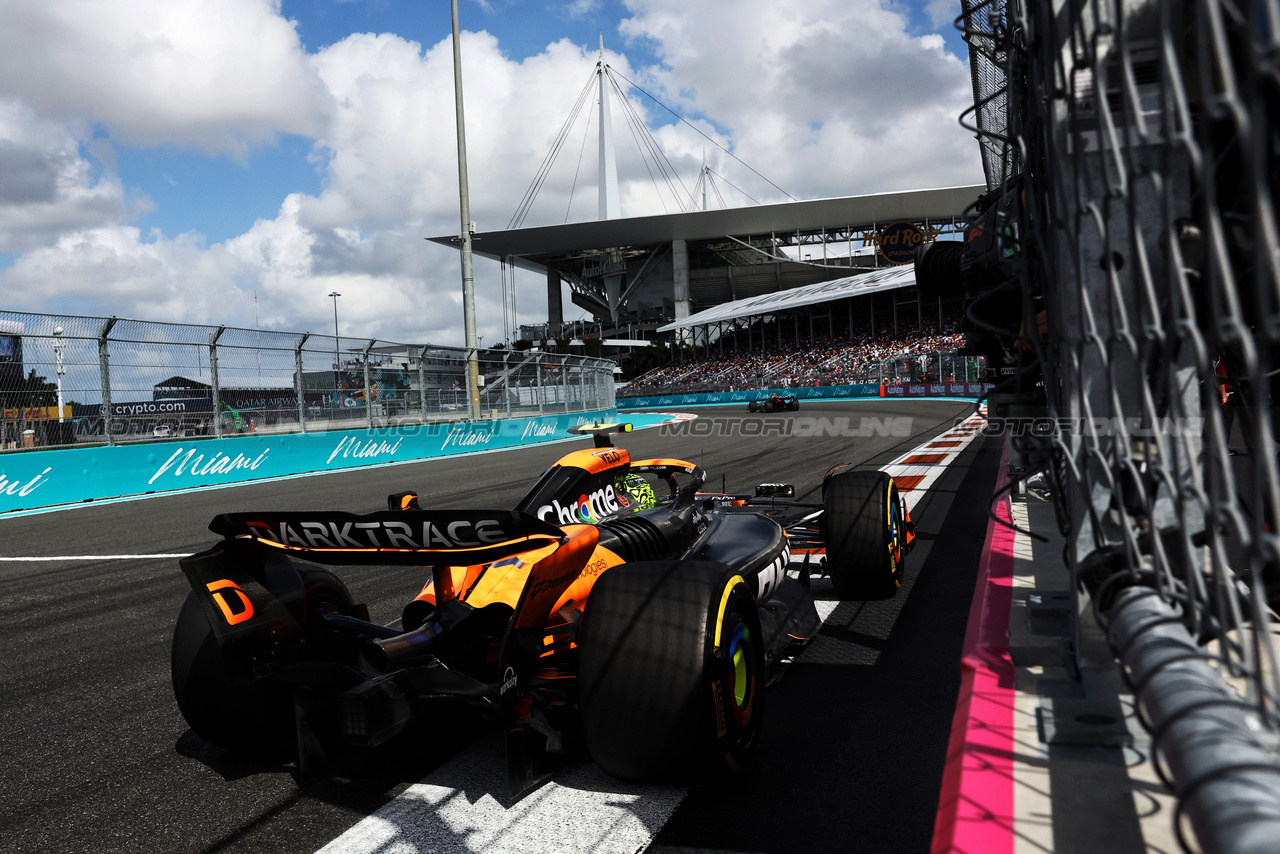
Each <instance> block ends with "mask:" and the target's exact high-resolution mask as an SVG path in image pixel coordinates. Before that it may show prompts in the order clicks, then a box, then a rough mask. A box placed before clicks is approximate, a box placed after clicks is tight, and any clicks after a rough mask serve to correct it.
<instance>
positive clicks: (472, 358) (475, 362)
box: [466, 347, 482, 421]
mask: <svg viewBox="0 0 1280 854" xmlns="http://www.w3.org/2000/svg"><path fill="white" fill-rule="evenodd" d="M472 366H474V367H475V371H476V376H477V377H478V376H479V375H480V349H479V348H478V347H473V348H471V349H470V350H468V351H467V374H466V376H467V401H468V403H467V415H468V419H467V420H469V421H479V420H480V410H481V408H482V406H481V402H480V385H479V382H478V381H477V383H476V397H475V400H474V401H472V399H471V368H472ZM473 404H474V406H473Z"/></svg>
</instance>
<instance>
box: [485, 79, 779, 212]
mask: <svg viewBox="0 0 1280 854" xmlns="http://www.w3.org/2000/svg"><path fill="white" fill-rule="evenodd" d="M601 66H603V73H604V74H606V75H607V76H608V78H609V83H610V85H611V86H612V88H613V91H615V92H617V93H618V94H619V95H620V96H621V98H622V107H623V110H622V112H623V114H624V116H625V117H626V120H627V126H628V128H629V129H630V131H631V135H632V138H633V139H634V140H635V142H636V147H637V148H638V149H639V151H640V156H641V159H642V160H643V162H644V164H645V169H646V170H647V171H648V173H649V177H650V179H651V180H652V181H653V184H654V187H655V188H657V189H658V190H659V193H658V199H659V201H660V202H661V204H662V205H663V209H664V210H666V209H667V207H666V205H667V203H666V201H665V199H664V196H663V193H662V192H661V187H662V185H664V184H665V186H666V187H667V192H669V193H670V194H671V196H672V198H673V199H674V201H675V205H676V206H677V208H678V209H679V210H680V211H686V210H690V209H692V206H693V199H694V196H695V195H696V194H697V192H698V188H699V186H700V185H703V184H704V182H710V181H711V178H712V176H714V177H716V178H719V179H720V180H721V181H723V182H724V183H726V184H728V185H729V186H730V187H732V188H733V189H735V190H737V191H738V192H739V193H742V195H743V196H745V197H746V198H747V199H749V200H751V201H752V202H753V203H756V204H759V201H758V200H757V199H755V198H754V197H753V196H751V195H750V194H749V193H747V192H746V191H744V190H743V189H742V188H741V187H738V186H737V185H736V184H734V183H733V182H731V181H729V180H728V179H726V178H724V176H722V175H720V174H719V173H717V172H715V171H714V170H712V169H710V168H708V167H707V166H706V164H705V162H704V164H703V168H702V170H701V172H700V174H699V178H698V185H695V187H694V190H693V192H692V193H691V192H690V191H689V189H688V188H687V187H686V186H685V185H684V182H683V181H682V180H681V179H680V177H679V174H678V173H677V172H676V169H675V167H674V166H673V165H672V164H671V161H670V160H668V159H667V157H666V155H665V154H663V152H662V147H661V145H660V144H659V143H658V141H657V139H656V138H655V137H654V135H653V133H652V132H651V131H650V130H649V128H648V126H647V125H646V124H645V122H644V119H643V117H642V116H641V115H640V113H639V111H638V110H637V108H636V106H635V104H634V103H633V102H632V100H631V99H630V98H629V97H627V92H626V90H625V89H624V88H623V87H622V85H621V84H620V83H619V82H618V79H621V80H622V81H624V82H625V83H626V84H627V85H628V86H629V87H630V88H632V89H635V90H636V91H637V92H640V93H641V94H643V95H645V96H646V97H648V98H649V99H650V100H652V101H653V102H654V103H656V104H657V105H658V106H660V107H662V108H663V109H664V110H666V111H667V112H668V113H670V114H671V115H673V116H675V117H676V118H677V119H678V120H679V121H680V122H681V123H683V124H685V125H687V126H688V127H690V128H692V129H693V130H694V131H695V132H697V133H698V135H699V136H701V137H703V138H704V139H706V140H707V141H708V142H710V143H711V144H712V145H714V146H715V147H716V148H718V149H719V150H720V151H722V152H724V153H725V154H727V155H728V156H729V157H731V158H733V159H734V160H735V161H737V162H738V163H740V164H741V165H742V166H743V167H744V168H746V169H747V170H748V171H750V172H751V173H752V174H753V175H755V176H756V177H758V178H760V179H761V180H762V181H764V182H765V183H767V184H768V185H769V186H770V187H772V188H773V189H775V190H777V191H778V192H779V193H782V194H783V195H784V196H786V197H787V198H788V199H790V200H792V201H795V200H796V198H795V196H793V195H791V193H788V192H787V191H786V190H784V189H782V188H781V187H779V186H778V185H777V184H775V183H774V182H773V181H771V180H769V179H768V178H767V177H765V176H764V175H762V174H761V173H760V172H759V171H758V170H756V169H754V168H753V167H751V166H750V165H749V164H747V163H746V162H744V161H743V160H742V159H741V158H739V157H738V156H737V155H735V154H734V153H733V152H732V151H730V150H729V149H728V148H726V147H725V146H723V145H721V144H720V142H719V141H717V140H716V139H713V138H712V137H710V136H708V135H707V134H706V133H705V132H704V131H703V130H702V129H701V128H699V127H698V126H697V125H695V124H693V123H692V122H690V121H689V120H688V119H686V118H685V117H684V116H682V115H680V114H679V113H678V112H676V111H675V110H674V109H672V108H671V107H669V106H667V105H666V104H664V103H663V102H662V101H661V100H659V99H658V98H657V96H655V95H653V94H652V93H651V92H649V91H647V90H645V89H643V88H642V87H640V86H639V85H637V84H636V83H635V82H633V81H632V80H630V79H628V78H627V77H626V76H625V75H623V74H621V73H619V72H617V71H615V70H614V69H613V67H612V66H610V65H608V64H607V63H604V62H603V60H602V61H601V63H600V65H598V66H597V68H596V69H595V70H593V71H592V73H591V76H590V78H589V79H588V80H587V82H586V83H585V85H583V87H582V91H581V92H579V94H578V98H577V100H576V101H575V102H574V105H573V107H572V109H571V110H570V111H569V115H568V117H567V118H566V119H565V121H564V123H563V124H562V125H561V126H560V130H559V131H558V132H557V133H556V135H555V137H554V138H553V139H552V141H551V147H550V150H549V151H548V152H547V154H546V156H545V157H544V158H543V160H542V163H541V164H540V165H539V167H538V170H537V172H536V173H535V174H534V176H533V180H532V181H530V183H529V187H528V189H526V190H525V193H524V196H523V197H522V198H521V199H520V203H519V205H517V206H516V211H515V213H514V214H512V216H511V219H510V221H509V222H508V223H507V228H508V229H514V228H520V227H521V226H522V225H523V224H524V221H525V219H526V218H527V217H528V215H529V211H530V209H531V208H532V207H533V203H534V201H535V200H536V199H537V196H538V193H539V191H541V189H542V187H543V185H544V184H545V183H546V181H547V178H548V176H549V175H550V173H551V169H552V167H553V166H554V164H555V161H556V158H557V156H558V155H559V153H560V150H561V149H562V148H563V147H564V144H565V142H566V141H567V140H568V139H569V136H570V134H571V132H572V129H573V127H574V125H575V123H576V121H577V119H578V116H579V115H580V114H581V113H582V108H583V107H584V106H586V104H587V103H588V100H589V96H590V94H591V87H592V85H593V84H594V83H595V82H596V80H597V76H598V75H599V74H600V73H602V71H601ZM590 129H591V128H590V113H588V120H587V127H586V128H585V130H584V132H583V141H582V151H580V152H579V155H578V163H577V167H576V168H575V170H574V178H573V186H572V187H571V188H570V191H569V205H572V203H573V194H574V192H575V191H576V189H577V185H578V174H579V172H580V170H581V165H582V154H583V152H585V149H586V140H587V137H588V135H589V133H590ZM704 159H705V158H704ZM655 170H656V172H657V175H655V174H654V173H655ZM677 185H678V186H677ZM712 189H713V190H714V192H715V194H716V196H717V197H718V198H719V199H720V202H721V204H724V197H723V196H722V195H721V194H720V191H719V189H717V188H715V186H714V184H712ZM703 192H704V195H705V188H704V189H703ZM685 198H687V199H689V202H688V204H686V203H685V202H683V201H682V199H685ZM568 218H569V208H568V207H566V209H565V221H566V222H567V221H568Z"/></svg>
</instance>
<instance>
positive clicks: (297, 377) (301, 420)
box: [293, 332, 311, 433]
mask: <svg viewBox="0 0 1280 854" xmlns="http://www.w3.org/2000/svg"><path fill="white" fill-rule="evenodd" d="M310 337H311V333H310V332H304V333H302V337H301V338H299V339H298V343H297V344H296V345H295V346H294V348H293V361H294V366H295V373H294V375H293V377H294V379H293V387H294V389H295V390H296V391H297V394H298V429H299V430H301V431H302V432H303V433H305V432H307V401H306V395H305V394H304V392H303V385H302V345H303V344H306V343H307V339H308V338H310Z"/></svg>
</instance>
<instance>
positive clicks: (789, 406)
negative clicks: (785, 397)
mask: <svg viewBox="0 0 1280 854" xmlns="http://www.w3.org/2000/svg"><path fill="white" fill-rule="evenodd" d="M787 409H789V410H790V411H792V412H796V411H798V410H799V409H800V401H798V400H793V401H791V402H790V403H788V404H787Z"/></svg>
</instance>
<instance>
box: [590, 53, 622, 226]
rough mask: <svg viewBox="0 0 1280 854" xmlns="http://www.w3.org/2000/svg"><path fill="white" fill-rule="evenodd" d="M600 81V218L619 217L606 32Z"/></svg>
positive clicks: (598, 67) (598, 71)
mask: <svg viewBox="0 0 1280 854" xmlns="http://www.w3.org/2000/svg"><path fill="white" fill-rule="evenodd" d="M596 75H597V76H598V77H599V82H600V219H617V218H618V217H620V216H621V215H622V214H621V213H620V211H619V209H618V164H617V161H616V160H614V156H613V121H612V120H611V119H610V118H609V79H608V78H609V72H608V66H606V65H605V64H604V33H601V34H600V61H599V62H598V63H596Z"/></svg>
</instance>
